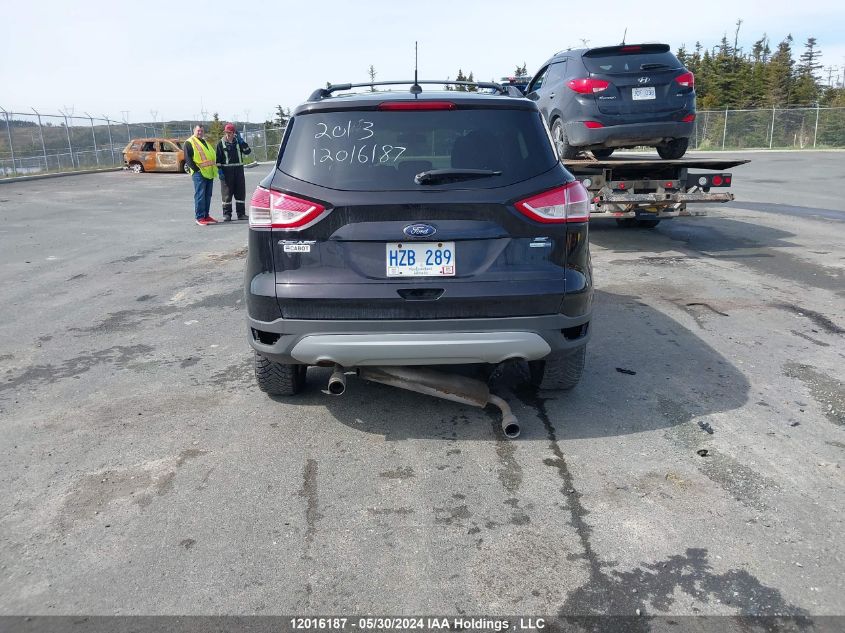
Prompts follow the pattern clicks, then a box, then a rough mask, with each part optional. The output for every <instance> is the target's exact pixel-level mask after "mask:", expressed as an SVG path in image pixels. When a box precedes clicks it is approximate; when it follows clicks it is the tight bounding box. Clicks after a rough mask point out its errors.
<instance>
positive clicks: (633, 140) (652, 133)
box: [526, 44, 695, 159]
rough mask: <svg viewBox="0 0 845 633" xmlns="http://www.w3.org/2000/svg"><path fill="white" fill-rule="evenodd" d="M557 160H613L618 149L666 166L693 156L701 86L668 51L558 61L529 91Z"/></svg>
mask: <svg viewBox="0 0 845 633" xmlns="http://www.w3.org/2000/svg"><path fill="white" fill-rule="evenodd" d="M526 94H527V95H528V98H529V99H532V100H533V101H535V102H536V103H537V105H538V106H539V108H540V111H541V112H542V113H543V116H544V117H545V118H546V121H548V123H549V127H550V128H551V130H552V136H553V137H554V140H555V144H556V145H557V149H558V152H559V153H560V155H561V157H562V158H564V159H574V158H576V157H577V156H578V154H579V152H581V151H582V150H590V151H591V152H592V153H593V155H594V156H595V157H596V158H599V159H602V158H608V157H609V156H610V155H611V154H612V153H613V150H614V149H616V148H626V147H627V148H630V147H637V146H642V145H646V146H652V147H655V148H657V153H658V154H660V157H661V158H664V159H676V158H680V157H681V156H683V155H684V153H685V152H686V151H687V145H688V143H689V137H690V135H691V134H692V131H693V121H695V78H694V77H693V74H692V73H691V72H689V71H688V70H687V69H686V68H684V66H683V64H681V62H680V61H678V58H677V57H675V55H673V54H672V53H671V52H670V50H669V46H668V45H667V44H633V45H632V44H624V45H620V46H604V47H601V48H583V49H577V50H568V51H563V52H560V53H557V54H556V55H555V56H554V57H552V58H551V59H549V60H548V61H547V62H546V63H545V64H543V66H542V67H541V68H540V70H539V72H538V73H537V74H536V75H535V76H534V78H533V79H532V80H531V83H529V84H528V88H527V89H526Z"/></svg>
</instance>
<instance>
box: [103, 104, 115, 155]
mask: <svg viewBox="0 0 845 633" xmlns="http://www.w3.org/2000/svg"><path fill="white" fill-rule="evenodd" d="M103 118H105V120H106V128H108V131H109V147H110V148H111V164H112V165H117V162H116V161H115V158H114V142H113V141H112V138H111V121H109V118H108V117H107V116H106V115H105V114H104V115H103Z"/></svg>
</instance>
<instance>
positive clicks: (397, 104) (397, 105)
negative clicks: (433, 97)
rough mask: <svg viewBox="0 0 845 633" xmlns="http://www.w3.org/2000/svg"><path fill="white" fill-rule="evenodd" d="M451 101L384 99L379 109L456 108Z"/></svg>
mask: <svg viewBox="0 0 845 633" xmlns="http://www.w3.org/2000/svg"><path fill="white" fill-rule="evenodd" d="M457 107H458V106H456V105H455V104H454V103H452V102H451V101H383V102H382V103H380V104H379V105H378V109H379V110H455V109H456V108H457Z"/></svg>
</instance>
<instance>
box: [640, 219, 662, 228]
mask: <svg viewBox="0 0 845 633" xmlns="http://www.w3.org/2000/svg"><path fill="white" fill-rule="evenodd" d="M658 224H660V220H650V219H645V220H640V219H637V226H638V227H640V228H641V229H653V228H654V227H655V226H657V225H658Z"/></svg>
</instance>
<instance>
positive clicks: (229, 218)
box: [223, 213, 232, 222]
mask: <svg viewBox="0 0 845 633" xmlns="http://www.w3.org/2000/svg"><path fill="white" fill-rule="evenodd" d="M223 221H224V222H231V221H232V214H231V213H229V214H224V215H223Z"/></svg>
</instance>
